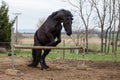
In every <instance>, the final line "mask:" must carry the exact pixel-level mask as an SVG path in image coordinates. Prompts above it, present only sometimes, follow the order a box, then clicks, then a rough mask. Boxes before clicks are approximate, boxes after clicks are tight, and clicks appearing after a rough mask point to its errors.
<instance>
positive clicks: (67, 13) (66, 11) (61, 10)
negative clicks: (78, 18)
mask: <svg viewBox="0 0 120 80" xmlns="http://www.w3.org/2000/svg"><path fill="white" fill-rule="evenodd" d="M58 12H63V13H64V14H65V15H66V16H71V17H73V15H72V14H71V12H70V11H68V10H65V9H60V10H58V11H56V12H53V13H52V14H51V15H50V17H54V16H55V15H57V13H58Z"/></svg>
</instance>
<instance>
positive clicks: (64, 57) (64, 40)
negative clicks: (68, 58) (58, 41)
mask: <svg viewBox="0 0 120 80" xmlns="http://www.w3.org/2000/svg"><path fill="white" fill-rule="evenodd" d="M63 46H64V47H65V40H63ZM63 59H65V49H63Z"/></svg>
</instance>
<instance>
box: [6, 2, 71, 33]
mask: <svg viewBox="0 0 120 80" xmlns="http://www.w3.org/2000/svg"><path fill="white" fill-rule="evenodd" d="M4 1H5V2H6V3H7V4H8V6H9V17H10V19H13V18H14V17H15V15H14V13H21V14H20V15H19V16H18V31H19V30H36V29H37V24H38V22H39V20H40V19H46V18H47V17H48V16H49V15H50V14H51V13H52V12H54V11H57V10H59V9H68V10H71V8H72V6H71V5H69V4H68V3H66V2H64V1H63V0H4ZM14 27H16V25H14Z"/></svg>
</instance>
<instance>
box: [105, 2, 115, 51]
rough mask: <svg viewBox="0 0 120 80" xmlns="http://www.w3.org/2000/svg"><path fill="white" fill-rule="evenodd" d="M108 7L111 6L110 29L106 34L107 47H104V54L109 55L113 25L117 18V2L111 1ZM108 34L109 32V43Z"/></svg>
mask: <svg viewBox="0 0 120 80" xmlns="http://www.w3.org/2000/svg"><path fill="white" fill-rule="evenodd" d="M108 6H109V8H108V9H109V10H108V11H109V14H108V17H109V19H108V27H107V29H106V32H105V47H104V52H105V53H108V52H109V48H110V39H111V28H112V24H113V21H114V18H115V0H109V1H108ZM108 32H109V41H108ZM107 44H108V50H107Z"/></svg>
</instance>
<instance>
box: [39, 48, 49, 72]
mask: <svg viewBox="0 0 120 80" xmlns="http://www.w3.org/2000/svg"><path fill="white" fill-rule="evenodd" d="M50 51H51V50H44V53H43V55H42V56H41V60H40V64H41V69H42V70H44V69H47V68H49V66H47V64H46V61H45V58H46V56H47V55H48V54H49V52H50Z"/></svg>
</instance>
